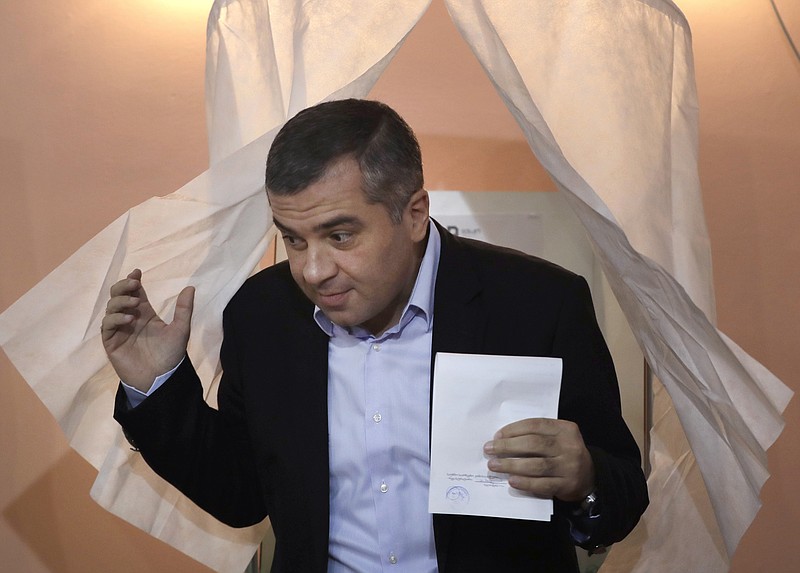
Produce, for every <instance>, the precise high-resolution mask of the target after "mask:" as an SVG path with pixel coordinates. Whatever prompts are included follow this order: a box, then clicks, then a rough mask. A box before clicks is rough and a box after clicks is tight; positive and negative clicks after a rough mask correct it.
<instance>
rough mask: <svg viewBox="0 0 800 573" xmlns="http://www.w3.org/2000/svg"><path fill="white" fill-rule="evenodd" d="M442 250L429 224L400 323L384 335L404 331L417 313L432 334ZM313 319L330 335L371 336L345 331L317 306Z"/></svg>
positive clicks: (355, 331) (360, 332)
mask: <svg viewBox="0 0 800 573" xmlns="http://www.w3.org/2000/svg"><path fill="white" fill-rule="evenodd" d="M441 251H442V239H441V237H440V236H439V230H438V229H437V228H436V225H434V224H433V223H432V222H431V221H428V243H427V245H426V247H425V254H424V255H423V256H422V262H421V263H420V266H419V271H418V272H417V280H416V281H415V282H414V289H413V290H412V291H411V296H410V297H409V299H408V302H407V303H406V306H405V308H404V309H403V312H402V314H401V315H400V320H399V321H398V323H397V324H395V325H393V326H392V327H391V328H389V329H388V330H387V331H386V333H385V334H390V333H392V332H397V331H399V330H402V329H403V328H404V327H405V325H406V324H408V322H409V321H410V320H411V318H413V316H414V315H415V314H419V315H420V316H422V317H423V318H424V320H425V324H426V330H428V331H430V329H431V327H432V326H433V295H434V290H435V288H436V273H437V271H438V269H439V255H440V253H441ZM314 320H315V321H316V323H317V325H318V326H319V327H320V328H321V329H322V330H323V332H325V334H327V335H328V336H336V335H337V334H352V335H354V336H359V337H360V338H366V337H369V336H370V334H369V333H368V332H367V331H365V330H364V329H362V328H359V327H357V326H356V327H353V328H351V329H345V328H342V327H340V326H339V325H337V324H334V323H333V322H331V320H330V319H329V318H328V317H327V316H325V313H324V312H323V311H322V309H321V308H319V307H318V306H314Z"/></svg>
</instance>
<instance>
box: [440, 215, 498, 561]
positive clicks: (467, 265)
mask: <svg viewBox="0 0 800 573" xmlns="http://www.w3.org/2000/svg"><path fill="white" fill-rule="evenodd" d="M434 224H436V227H437V228H438V230H439V234H440V236H441V238H442V250H441V254H440V257H439V269H438V271H437V274H436V289H435V292H434V303H433V313H434V318H433V344H432V349H431V413H433V372H434V365H435V363H436V353H437V352H457V353H462V354H478V353H480V352H481V349H482V345H483V339H484V333H485V328H486V308H485V305H484V302H483V299H482V297H481V290H482V285H481V280H480V277H479V276H478V274H477V272H476V270H475V267H474V260H473V259H472V257H471V256H470V253H469V247H468V246H467V245H466V244H465V243H464V242H463V241H462V240H461V239H458V238H457V237H454V236H453V235H452V234H450V233H449V232H448V231H447V230H446V229H444V228H443V227H442V226H441V225H439V224H438V223H436V222H435V221H434ZM452 525H453V516H451V515H446V514H435V515H434V516H433V532H434V538H435V542H436V557H437V560H438V563H439V571H440V572H444V571H446V563H447V549H448V546H449V545H450V536H451V533H452Z"/></svg>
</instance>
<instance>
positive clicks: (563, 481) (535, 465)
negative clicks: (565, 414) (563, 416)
mask: <svg viewBox="0 0 800 573" xmlns="http://www.w3.org/2000/svg"><path fill="white" fill-rule="evenodd" d="M483 451H484V452H485V453H486V454H488V455H490V456H496V457H493V458H492V459H490V460H489V464H488V466H489V469H490V470H492V471H495V472H501V473H506V474H509V477H508V485H510V486H511V487H513V488H515V489H519V490H522V491H525V492H527V493H530V494H533V495H536V496H540V497H556V498H558V499H560V500H562V501H578V500H581V499H583V498H584V497H586V496H587V495H588V494H589V493H591V491H592V489H593V488H594V480H595V475H594V465H593V463H592V458H591V456H590V455H589V450H587V449H586V445H585V444H584V443H583V437H582V436H581V432H580V430H579V429H578V426H577V425H576V424H574V423H572V422H569V421H567V420H552V419H547V418H528V419H525V420H520V421H518V422H513V423H511V424H508V425H507V426H505V427H503V428H502V429H500V430H499V431H498V432H497V434H495V438H494V440H492V441H491V442H487V443H486V445H485V446H484V448H483Z"/></svg>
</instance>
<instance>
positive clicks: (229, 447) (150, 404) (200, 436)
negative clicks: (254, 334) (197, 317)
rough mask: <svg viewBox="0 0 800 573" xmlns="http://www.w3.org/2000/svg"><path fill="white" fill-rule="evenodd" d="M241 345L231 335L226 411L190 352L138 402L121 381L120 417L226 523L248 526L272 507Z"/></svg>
mask: <svg viewBox="0 0 800 573" xmlns="http://www.w3.org/2000/svg"><path fill="white" fill-rule="evenodd" d="M233 346H234V345H233V343H232V340H231V337H229V336H227V334H226V341H225V342H224V343H223V350H222V360H223V364H224V366H225V368H226V370H225V375H224V380H223V381H222V383H221V384H220V387H221V390H220V394H219V400H218V401H219V404H220V409H219V410H216V409H214V408H211V407H210V406H209V405H208V404H206V402H205V400H204V399H203V387H202V385H201V383H200V379H199V378H198V376H197V373H196V372H195V369H194V367H193V366H192V363H191V361H190V360H189V359H188V357H187V358H186V359H185V360H184V361H183V363H182V364H181V366H180V367H179V368H178V369H177V370H176V371H175V373H174V374H173V375H172V376H171V377H170V378H169V380H167V381H166V382H165V383H164V384H163V385H162V386H161V387H160V388H159V389H157V390H156V391H155V392H153V394H152V395H151V396H149V397H148V398H147V399H145V400H144V401H143V402H142V403H141V404H140V405H138V406H137V407H135V408H131V407H130V405H129V403H128V399H127V396H126V394H125V392H124V390H123V388H122V386H121V385H120V388H119V390H118V392H117V396H116V402H115V408H114V418H115V419H116V420H117V421H118V422H119V423H120V425H122V428H123V431H124V432H125V436H126V437H127V438H128V441H129V442H130V443H131V444H132V445H133V447H134V448H135V449H137V450H138V451H139V452H140V453H141V455H142V457H144V459H145V461H146V462H147V464H148V465H149V466H150V467H151V468H152V469H153V470H154V471H155V472H156V473H157V474H158V475H160V476H161V477H162V478H164V479H165V480H167V481H168V482H170V483H171V484H172V485H174V486H175V487H176V488H178V489H179V490H180V491H181V492H183V493H184V494H185V495H186V496H187V497H189V498H190V499H191V500H192V501H194V502H195V503H196V504H197V505H198V506H200V507H201V508H203V509H204V510H206V511H207V512H209V513H210V514H212V515H213V516H214V517H216V518H217V519H219V520H220V521H222V522H223V523H225V524H227V525H230V526H233V527H244V526H248V525H252V524H255V523H258V522H260V521H261V520H262V519H264V518H265V517H266V515H267V510H266V507H265V505H264V503H263V501H262V500H263V495H262V493H261V491H260V486H259V480H258V477H257V472H256V469H255V463H254V459H253V452H252V448H251V445H250V440H249V437H248V432H247V431H246V424H245V415H244V408H245V404H244V400H242V399H241V389H240V383H239V377H238V376H237V371H236V360H235V359H232V356H231V354H232V353H233ZM223 388H224V390H223Z"/></svg>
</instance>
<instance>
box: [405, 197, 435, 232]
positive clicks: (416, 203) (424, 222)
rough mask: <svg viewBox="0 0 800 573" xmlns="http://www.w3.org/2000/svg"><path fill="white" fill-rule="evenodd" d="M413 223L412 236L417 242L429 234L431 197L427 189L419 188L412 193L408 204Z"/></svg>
mask: <svg viewBox="0 0 800 573" xmlns="http://www.w3.org/2000/svg"><path fill="white" fill-rule="evenodd" d="M406 213H407V214H408V217H409V221H410V223H411V237H412V239H413V240H414V241H415V242H419V241H422V240H424V239H425V237H426V236H427V234H428V219H429V216H430V198H429V197H428V192H427V191H426V190H425V189H418V190H417V191H415V192H414V194H413V195H411V198H410V199H409V201H408V205H407V206H406Z"/></svg>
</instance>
